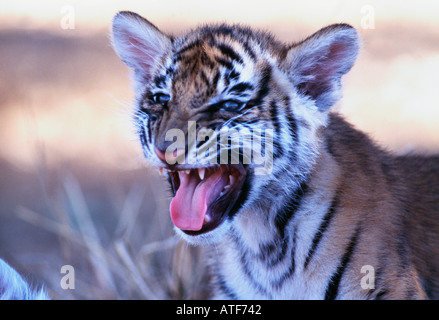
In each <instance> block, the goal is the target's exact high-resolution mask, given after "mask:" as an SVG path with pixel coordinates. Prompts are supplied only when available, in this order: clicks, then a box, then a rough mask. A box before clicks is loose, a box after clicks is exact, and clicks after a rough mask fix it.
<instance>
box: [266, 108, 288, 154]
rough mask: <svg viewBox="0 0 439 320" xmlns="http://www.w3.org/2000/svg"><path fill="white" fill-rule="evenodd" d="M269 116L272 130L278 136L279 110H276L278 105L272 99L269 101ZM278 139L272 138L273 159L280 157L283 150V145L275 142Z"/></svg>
mask: <svg viewBox="0 0 439 320" xmlns="http://www.w3.org/2000/svg"><path fill="white" fill-rule="evenodd" d="M269 111H270V118H271V121H272V122H273V126H274V132H275V133H276V135H277V136H279V137H280V135H281V134H280V126H281V124H280V121H279V114H278V113H279V112H278V106H277V104H276V102H275V101H272V102H271V103H270V108H269ZM278 140H279V139H274V141H273V147H274V148H273V159H277V158H279V157H281V156H282V155H283V154H284V150H283V146H282V144H281V143H277V142H278Z"/></svg>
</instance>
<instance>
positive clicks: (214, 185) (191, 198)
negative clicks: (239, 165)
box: [170, 170, 229, 231]
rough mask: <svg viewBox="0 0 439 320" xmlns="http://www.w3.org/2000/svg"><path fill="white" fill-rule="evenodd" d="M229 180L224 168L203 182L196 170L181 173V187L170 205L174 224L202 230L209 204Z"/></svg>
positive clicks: (182, 227)
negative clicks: (223, 171) (223, 172)
mask: <svg viewBox="0 0 439 320" xmlns="http://www.w3.org/2000/svg"><path fill="white" fill-rule="evenodd" d="M228 180H229V179H228V175H227V174H224V175H223V174H222V170H218V171H217V172H215V173H214V174H212V175H211V176H209V177H208V178H206V179H204V180H203V181H202V182H200V179H199V178H198V175H197V173H196V172H191V173H190V174H185V173H180V187H179V188H178V190H177V193H176V194H175V197H174V198H173V199H172V201H171V206H170V211H171V219H172V222H173V223H174V225H175V226H176V227H178V228H180V229H181V230H191V231H198V230H200V229H201V228H202V227H203V222H204V217H205V216H206V212H207V208H208V206H209V205H210V204H211V203H212V202H213V201H214V200H215V199H217V198H218V197H219V195H220V193H221V191H222V190H223V188H224V186H225V185H226V183H228Z"/></svg>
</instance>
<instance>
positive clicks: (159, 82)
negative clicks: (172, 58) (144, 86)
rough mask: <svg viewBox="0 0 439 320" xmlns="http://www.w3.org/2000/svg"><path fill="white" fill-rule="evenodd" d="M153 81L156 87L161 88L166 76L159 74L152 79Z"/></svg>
mask: <svg viewBox="0 0 439 320" xmlns="http://www.w3.org/2000/svg"><path fill="white" fill-rule="evenodd" d="M154 83H155V85H156V86H157V87H159V88H161V89H163V87H164V85H165V84H166V76H164V75H159V76H157V77H156V78H155V79H154Z"/></svg>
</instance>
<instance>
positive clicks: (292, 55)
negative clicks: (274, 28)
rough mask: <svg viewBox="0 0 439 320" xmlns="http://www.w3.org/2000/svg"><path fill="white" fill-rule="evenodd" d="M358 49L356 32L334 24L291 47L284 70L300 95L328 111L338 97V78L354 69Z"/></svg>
mask: <svg viewBox="0 0 439 320" xmlns="http://www.w3.org/2000/svg"><path fill="white" fill-rule="evenodd" d="M358 49H359V39H358V34H357V31H356V30H355V29H354V28H353V27H351V26H350V25H347V24H334V25H331V26H328V27H326V28H323V29H321V30H320V31H317V32H316V33H314V34H313V35H312V36H310V37H308V38H307V39H305V40H304V41H302V42H300V43H298V44H296V45H294V46H293V47H291V48H290V49H289V51H288V53H287V58H286V63H287V66H286V67H287V69H288V72H289V73H290V75H291V76H292V79H291V80H292V81H293V83H294V85H295V86H296V88H297V89H298V91H299V93H301V94H303V95H305V96H308V97H309V98H311V99H312V100H314V101H315V104H316V106H317V107H318V109H319V110H320V111H328V110H329V109H330V108H331V106H332V105H333V104H334V103H335V102H337V100H339V99H340V97H341V77H342V76H343V75H344V74H345V73H347V72H348V71H349V70H350V69H351V67H352V66H353V64H354V62H355V60H356V58H357V54H358Z"/></svg>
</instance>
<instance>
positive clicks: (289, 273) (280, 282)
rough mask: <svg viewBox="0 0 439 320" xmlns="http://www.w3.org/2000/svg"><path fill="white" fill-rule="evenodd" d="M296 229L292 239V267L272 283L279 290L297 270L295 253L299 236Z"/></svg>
mask: <svg viewBox="0 0 439 320" xmlns="http://www.w3.org/2000/svg"><path fill="white" fill-rule="evenodd" d="M296 233H297V232H296V229H294V232H293V239H292V243H291V254H290V256H291V263H290V267H289V268H288V270H287V271H286V272H285V273H283V274H282V275H281V276H280V277H279V278H278V279H277V280H276V281H273V282H272V285H273V287H274V288H275V289H277V290H279V289H280V288H282V286H283V284H284V283H285V281H286V280H287V279H288V278H290V277H292V276H293V274H294V271H295V270H296V260H295V254H296V238H297V234H296Z"/></svg>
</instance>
